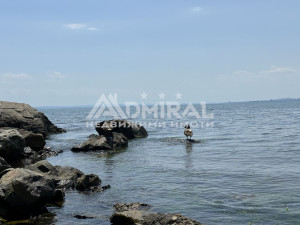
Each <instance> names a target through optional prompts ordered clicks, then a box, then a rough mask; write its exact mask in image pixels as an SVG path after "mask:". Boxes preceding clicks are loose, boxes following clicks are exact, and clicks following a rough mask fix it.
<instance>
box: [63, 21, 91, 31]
mask: <svg viewBox="0 0 300 225" xmlns="http://www.w3.org/2000/svg"><path fill="white" fill-rule="evenodd" d="M65 27H67V28H68V29H71V30H80V29H84V28H86V24H84V23H71V24H66V25H65Z"/></svg>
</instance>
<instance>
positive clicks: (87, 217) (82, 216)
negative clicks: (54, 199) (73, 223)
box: [74, 215, 95, 220]
mask: <svg viewBox="0 0 300 225" xmlns="http://www.w3.org/2000/svg"><path fill="white" fill-rule="evenodd" d="M74 217H75V218H76V219H80V220H86V219H94V218H95V217H92V216H85V215H75V216H74Z"/></svg>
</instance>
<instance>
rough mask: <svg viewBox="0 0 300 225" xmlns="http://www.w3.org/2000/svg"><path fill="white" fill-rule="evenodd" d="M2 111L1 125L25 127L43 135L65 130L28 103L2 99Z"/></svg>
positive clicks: (0, 107)
mask: <svg viewBox="0 0 300 225" xmlns="http://www.w3.org/2000/svg"><path fill="white" fill-rule="evenodd" d="M0 112H1V113H0V127H14V128H19V129H24V130H28V131H32V132H34V133H40V134H42V135H43V136H47V135H49V134H56V133H62V132H65V130H63V129H61V128H58V127H56V126H55V125H54V124H53V123H52V122H51V121H50V120H49V119H48V118H47V117H46V116H45V115H44V114H43V113H41V112H38V111H37V110H36V109H34V108H32V107H31V106H29V105H27V104H23V103H15V102H5V101H0Z"/></svg>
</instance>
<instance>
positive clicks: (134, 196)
mask: <svg viewBox="0 0 300 225" xmlns="http://www.w3.org/2000/svg"><path fill="white" fill-rule="evenodd" d="M201 107H202V106H201V105H197V106H195V108H196V109H197V110H199V111H200V112H201ZM91 109H92V106H85V107H39V108H38V110H40V111H42V112H44V113H45V114H46V116H47V117H48V118H49V119H50V120H51V121H52V122H53V123H54V124H56V125H57V126H59V127H62V128H64V129H66V130H67V132H66V133H63V134H56V135H51V136H50V137H49V138H48V140H47V144H46V145H47V146H49V147H51V149H52V150H55V151H59V150H63V153H61V154H59V155H58V156H54V157H50V158H48V161H49V162H50V163H52V164H54V165H60V166H72V167H76V168H78V169H80V170H81V171H82V172H84V173H86V174H97V175H98V176H99V177H100V178H101V180H102V185H108V184H109V185H111V188H110V189H108V190H105V191H103V192H96V193H91V192H78V191H76V190H68V191H66V196H65V201H64V203H63V205H62V206H61V207H53V206H52V207H49V211H50V216H49V218H50V219H49V220H46V221H44V224H58V225H65V224H103V225H108V224H110V222H109V218H110V216H111V215H112V214H113V212H114V208H113V205H114V204H116V203H130V202H143V203H147V204H150V205H151V206H152V208H151V209H150V210H151V211H153V212H160V213H180V214H182V215H184V216H186V217H189V218H192V219H194V220H196V221H199V222H201V223H203V224H206V225H215V224H226V225H227V224H228V225H276V224H278V225H284V224H300V100H296V99H295V100H276V101H254V102H241V103H230V102H229V103H220V104H207V105H206V111H207V113H208V114H213V118H201V119H199V118H193V116H191V115H190V116H187V117H183V118H177V117H174V118H155V116H153V115H152V116H151V115H149V116H148V117H147V118H136V119H131V121H133V122H135V121H136V122H137V121H138V122H141V123H143V122H144V123H145V124H146V123H148V125H149V122H150V125H149V126H148V127H146V129H147V131H148V134H149V135H148V137H147V138H140V139H134V140H130V141H129V144H128V147H127V148H124V149H117V150H113V151H110V152H82V153H74V152H72V151H71V150H70V149H71V148H72V147H73V146H74V145H76V144H78V143H82V142H84V141H86V140H87V139H88V136H89V135H91V134H96V131H95V129H94V128H93V126H91V122H89V123H87V116H88V115H89V113H90V111H91ZM105 119H108V118H107V116H103V117H101V116H100V117H99V121H101V120H105ZM187 121H188V122H190V123H192V124H194V127H193V126H192V129H193V133H194V135H193V137H192V138H193V140H194V141H187V140H186V137H185V136H184V134H183V131H184V128H183V126H182V124H184V123H186V122H187ZM197 123H198V126H197ZM89 124H90V125H89ZM151 124H152V125H151ZM75 215H82V216H87V217H91V218H90V219H85V220H84V219H77V218H75V217H74V216H75Z"/></svg>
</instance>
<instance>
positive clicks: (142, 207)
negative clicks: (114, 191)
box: [110, 203, 201, 225]
mask: <svg viewBox="0 0 300 225" xmlns="http://www.w3.org/2000/svg"><path fill="white" fill-rule="evenodd" d="M149 207H150V206H149V205H148V204H145V203H130V204H124V203H118V204H116V205H114V208H115V209H116V212H115V213H114V214H113V215H112V217H111V218H110V221H111V223H112V224H113V225H169V224H173V225H201V223H199V222H197V221H194V220H192V219H189V218H187V217H184V216H182V215H180V214H162V213H154V212H148V211H146V210H147V209H149Z"/></svg>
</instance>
